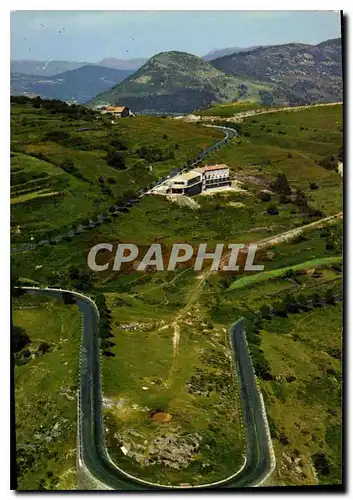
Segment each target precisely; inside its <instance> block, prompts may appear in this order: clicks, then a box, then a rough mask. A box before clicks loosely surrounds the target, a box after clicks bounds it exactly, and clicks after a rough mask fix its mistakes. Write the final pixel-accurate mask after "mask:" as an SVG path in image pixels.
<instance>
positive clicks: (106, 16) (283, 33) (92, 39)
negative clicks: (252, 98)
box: [11, 10, 341, 63]
mask: <svg viewBox="0 0 353 500" xmlns="http://www.w3.org/2000/svg"><path fill="white" fill-rule="evenodd" d="M340 36H341V27H340V13H339V12H338V11H144V12H142V11H78V10H76V11H13V12H12V13H11V59H12V60H44V61H47V60H49V59H50V60H62V61H84V62H88V63H90V62H91V63H93V62H98V61H100V60H102V59H104V58H108V57H114V58H117V59H136V58H149V57H151V56H153V55H154V54H157V53H159V52H164V51H170V50H178V51H182V52H190V53H192V54H195V55H198V56H204V55H206V54H207V53H209V52H210V51H212V50H217V49H223V48H227V47H242V48H243V47H250V46H253V45H278V44H282V43H290V42H294V43H310V44H317V43H320V42H322V41H324V40H327V39H330V38H337V37H340Z"/></svg>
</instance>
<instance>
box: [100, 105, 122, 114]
mask: <svg viewBox="0 0 353 500" xmlns="http://www.w3.org/2000/svg"><path fill="white" fill-rule="evenodd" d="M125 108H126V106H107V107H106V108H105V110H106V111H115V112H116V113H121V112H122V111H124V109H125Z"/></svg>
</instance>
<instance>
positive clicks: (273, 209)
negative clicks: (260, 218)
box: [267, 205, 279, 215]
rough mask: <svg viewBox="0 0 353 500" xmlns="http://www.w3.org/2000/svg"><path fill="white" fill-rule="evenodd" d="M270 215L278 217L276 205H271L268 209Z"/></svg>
mask: <svg viewBox="0 0 353 500" xmlns="http://www.w3.org/2000/svg"><path fill="white" fill-rule="evenodd" d="M267 213H268V214H269V215H278V214H279V211H278V208H277V206H276V205H270V206H269V207H268V209H267Z"/></svg>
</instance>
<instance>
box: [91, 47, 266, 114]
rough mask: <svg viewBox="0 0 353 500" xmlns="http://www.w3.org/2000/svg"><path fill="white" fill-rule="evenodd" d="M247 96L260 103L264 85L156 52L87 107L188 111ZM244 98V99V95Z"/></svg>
mask: <svg viewBox="0 0 353 500" xmlns="http://www.w3.org/2000/svg"><path fill="white" fill-rule="evenodd" d="M244 85H246V89H247V91H246V94H247V97H249V93H250V94H251V95H252V96H256V98H257V99H258V100H260V95H259V90H263V91H266V90H270V86H269V85H266V84H258V83H257V82H249V81H248V80H245V79H238V78H235V77H234V76H230V75H226V74H225V73H223V72H222V71H219V70H217V69H216V68H214V67H213V66H212V65H211V64H210V63H209V62H207V61H204V60H203V59H202V58H200V57H197V56H195V55H193V54H189V53H187V52H180V51H168V52H160V53H158V54H156V55H154V56H153V57H151V58H150V59H149V60H148V61H147V62H146V63H145V64H144V65H143V66H142V67H141V68H139V69H138V70H137V71H136V72H135V73H133V74H132V75H130V76H129V77H128V78H127V79H126V80H124V81H123V82H121V83H120V84H118V85H116V86H115V87H113V88H112V89H111V90H110V91H108V92H104V93H103V94H101V95H98V96H96V98H94V99H93V100H92V102H91V104H103V103H105V104H115V103H119V104H124V105H126V106H129V107H131V108H132V110H133V111H137V112H153V111H158V112H175V113H183V112H190V111H192V110H193V109H195V108H197V107H203V106H208V105H210V104H212V103H213V102H220V101H225V100H229V99H238V98H242V93H244V91H245V87H244ZM244 97H245V96H244Z"/></svg>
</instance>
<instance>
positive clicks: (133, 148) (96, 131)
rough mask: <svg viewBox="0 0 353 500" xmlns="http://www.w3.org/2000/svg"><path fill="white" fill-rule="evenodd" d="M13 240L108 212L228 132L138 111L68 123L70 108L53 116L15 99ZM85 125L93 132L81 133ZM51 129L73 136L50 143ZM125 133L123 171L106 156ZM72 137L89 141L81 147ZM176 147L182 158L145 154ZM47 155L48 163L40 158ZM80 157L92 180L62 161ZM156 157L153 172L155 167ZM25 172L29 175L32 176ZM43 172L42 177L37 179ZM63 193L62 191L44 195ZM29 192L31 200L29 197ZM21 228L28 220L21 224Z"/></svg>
mask: <svg viewBox="0 0 353 500" xmlns="http://www.w3.org/2000/svg"><path fill="white" fill-rule="evenodd" d="M11 111H12V123H11V126H12V142H11V147H12V149H13V150H14V151H16V153H15V154H14V156H13V157H12V162H11V163H12V170H11V174H12V191H11V195H12V201H13V203H12V229H13V231H12V239H13V242H14V243H16V242H19V241H28V240H29V237H30V236H33V237H34V238H35V240H36V239H37V238H39V237H40V236H44V235H46V234H48V233H51V232H55V233H58V232H59V231H62V230H64V229H65V228H68V227H69V226H70V225H72V224H74V223H76V222H77V220H78V219H79V218H81V219H82V218H86V217H90V216H94V215H98V214H99V213H101V212H102V211H104V210H107V209H108V208H109V207H110V206H111V205H113V204H114V202H115V201H116V200H118V199H119V198H120V197H121V196H122V195H123V194H124V192H125V191H127V190H128V191H130V192H131V191H132V192H133V191H135V192H136V191H137V190H138V189H139V188H141V187H143V186H146V185H149V184H150V183H151V182H152V181H153V180H154V179H156V178H158V177H159V176H161V175H162V174H165V173H166V172H168V171H170V170H171V169H172V168H175V167H176V166H182V165H184V164H185V163H186V161H187V160H188V159H190V158H192V157H193V156H195V155H196V153H198V152H199V151H201V150H202V149H204V148H206V147H207V146H209V145H211V144H212V143H214V142H215V141H216V140H218V139H219V138H221V137H223V134H222V133H221V132H219V131H217V130H215V129H204V128H201V127H197V126H195V125H190V124H181V123H176V122H175V121H174V120H168V119H162V118H160V119H153V118H149V117H136V118H134V119H126V120H120V121H118V122H117V123H116V124H115V125H112V124H111V123H110V119H108V118H104V119H99V120H97V119H96V120H93V121H92V120H90V121H88V120H83V119H80V120H78V119H76V120H70V121H68V119H67V117H66V116H65V114H63V113H59V114H55V115H53V114H50V113H49V112H48V111H46V110H44V109H34V108H28V107H26V106H23V105H18V104H13V105H12V110H11ZM81 128H88V130H84V131H80V129H81ZM50 131H65V132H68V133H70V135H71V137H70V139H68V140H61V141H60V140H59V141H52V140H51V141H49V140H47V139H46V137H45V135H46V134H47V133H48V132H50ZM114 137H119V139H120V140H121V141H123V142H124V144H125V145H126V147H127V148H128V150H127V151H125V153H124V154H125V158H126V167H127V168H126V170H123V171H118V170H116V169H114V168H112V167H110V166H109V165H108V164H107V163H106V162H105V160H104V157H105V155H106V151H105V150H104V148H107V147H108V143H109V141H110V140H111V139H112V138H114ZM72 140H75V141H81V144H80V145H77V146H73V145H71V144H72ZM145 146H149V147H152V148H156V147H158V148H161V149H162V150H167V149H168V148H169V149H170V150H172V152H173V155H174V158H170V159H168V160H163V161H154V162H148V161H145V160H143V159H141V158H140V156H139V154H138V151H139V149H140V148H141V147H145ZM38 153H41V154H42V155H44V157H45V159H46V161H43V160H38V159H37V158H34V157H33V156H31V155H33V154H38ZM67 160H71V161H74V164H75V167H76V168H77V169H78V171H79V172H80V173H81V174H82V175H83V177H84V179H79V178H77V177H74V176H73V175H72V174H71V173H67V172H66V171H64V170H63V169H62V168H60V164H61V163H62V162H63V161H67ZM151 163H152V165H153V166H152V168H153V170H152V171H151V170H150V168H149V165H150V164H151ZM24 174H25V175H24ZM35 176H38V178H35ZM99 177H104V178H105V179H108V178H109V179H111V180H112V181H113V182H115V183H107V181H106V185H107V186H108V187H109V189H110V190H111V194H106V193H103V192H102V190H101V185H100V183H99V180H98V179H99ZM49 192H59V193H60V196H54V195H53V196H46V197H44V196H39V194H44V193H49ZM25 194H26V195H27V198H28V199H25V197H24V196H23V195H25ZM32 194H33V196H32V197H31V198H30V195H32ZM18 226H20V227H19V228H18Z"/></svg>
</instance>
